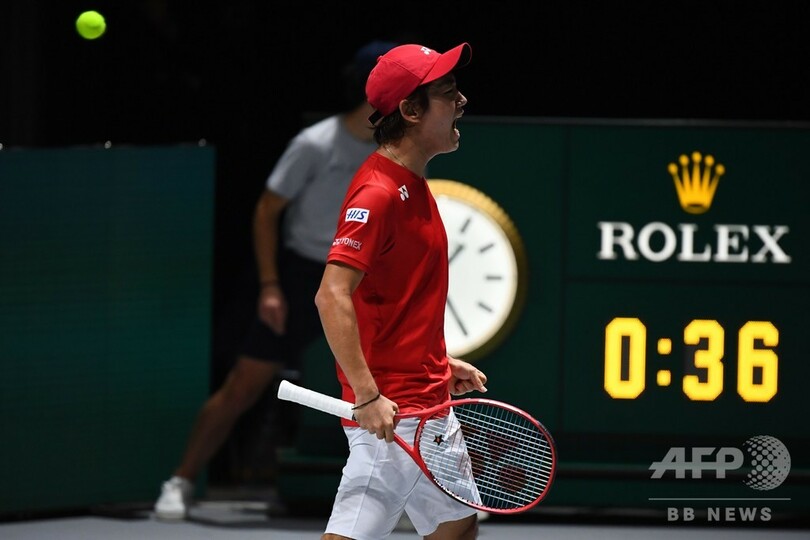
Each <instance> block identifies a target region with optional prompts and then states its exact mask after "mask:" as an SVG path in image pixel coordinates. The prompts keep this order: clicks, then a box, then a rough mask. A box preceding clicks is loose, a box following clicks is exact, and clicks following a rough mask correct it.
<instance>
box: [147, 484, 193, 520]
mask: <svg viewBox="0 0 810 540" xmlns="http://www.w3.org/2000/svg"><path fill="white" fill-rule="evenodd" d="M193 498H194V484H192V483H191V482H189V481H188V480H186V479H185V478H180V477H179V476H172V477H171V478H170V479H169V480H168V481H166V482H163V489H162V490H161V493H160V498H159V499H158V500H157V502H156V503H155V517H157V518H158V519H167V520H176V519H186V516H187V515H188V510H189V508H190V507H191V504H192V501H193Z"/></svg>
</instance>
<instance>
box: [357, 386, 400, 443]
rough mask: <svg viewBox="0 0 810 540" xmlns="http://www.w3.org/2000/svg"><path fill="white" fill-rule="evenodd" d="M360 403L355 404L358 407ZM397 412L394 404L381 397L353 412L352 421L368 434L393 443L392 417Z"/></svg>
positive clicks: (397, 408)
mask: <svg viewBox="0 0 810 540" xmlns="http://www.w3.org/2000/svg"><path fill="white" fill-rule="evenodd" d="M360 403H361V402H359V403H357V404H358V405H359V404H360ZM398 412H399V406H397V404H396V403H394V402H393V401H391V400H390V399H388V398H387V397H385V396H383V395H381V396H380V397H379V398H377V399H375V400H374V401H372V402H371V403H369V404H368V405H365V406H363V407H360V408H359V409H355V410H354V420H355V421H356V422H357V423H358V424H359V425H360V427H361V428H362V429H365V430H366V431H368V432H369V433H371V434H373V435H376V436H377V438H378V439H385V441H386V442H389V443H390V442H394V428H395V427H396V421H395V419H394V415H395V414H397V413H398Z"/></svg>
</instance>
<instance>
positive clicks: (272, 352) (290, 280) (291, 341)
mask: <svg viewBox="0 0 810 540" xmlns="http://www.w3.org/2000/svg"><path fill="white" fill-rule="evenodd" d="M278 264H279V268H278V270H279V279H280V282H281V289H282V291H283V292H284V296H285V297H286V298H287V310H288V311H287V332H286V333H285V334H284V335H283V336H280V335H278V334H276V333H275V332H273V330H271V329H270V327H269V326H267V325H266V324H264V323H263V322H262V321H261V320H260V319H259V317H258V314H256V315H255V316H254V318H253V323H252V324H251V326H250V328H249V329H248V333H247V336H246V338H245V341H244V343H243V344H242V349H241V355H242V356H249V357H251V358H255V359H257V360H264V361H267V362H279V363H281V364H283V365H284V367H285V368H286V369H292V370H298V369H300V368H301V364H302V360H303V353H304V350H305V349H306V348H307V346H309V345H310V344H311V343H312V342H313V341H315V340H316V339H318V338H319V337H321V336H323V327H322V326H321V319H320V317H319V316H318V309H317V308H316V307H315V293H316V292H318V287H319V286H320V284H321V278H322V277H323V270H324V264H323V263H320V262H317V261H313V260H311V259H307V258H304V257H301V256H300V255H297V254H295V253H293V252H291V251H289V250H284V251H283V252H282V253H280V254H279V261H278Z"/></svg>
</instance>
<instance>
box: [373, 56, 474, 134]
mask: <svg viewBox="0 0 810 540" xmlns="http://www.w3.org/2000/svg"><path fill="white" fill-rule="evenodd" d="M470 58H472V49H471V48H470V45H469V43H462V44H461V45H458V46H456V47H453V48H452V49H450V50H449V51H447V52H445V53H438V52H436V51H434V50H433V49H431V48H429V47H424V46H422V45H413V44H409V45H400V46H399V47H394V48H393V49H391V50H390V51H388V52H387V53H385V54H384V55H382V56H380V57H379V58H377V65H376V66H374V69H372V70H371V73H370V74H369V76H368V80H367V81H366V98H367V99H368V102H369V103H370V104H371V106H372V107H374V108H375V109H376V110H375V111H374V114H372V115H371V116H369V118H368V119H369V121H370V122H371V123H372V124H376V123H377V122H378V121H379V120H380V119H381V118H382V117H383V116H388V115H389V114H391V113H392V112H394V111H395V110H397V107H399V102H400V101H402V100H403V99H405V98H407V97H408V96H410V95H411V94H412V93H413V91H414V90H416V89H417V88H418V87H420V86H422V85H423V84H428V83H431V82H433V81H435V80H436V79H441V78H442V77H444V76H445V75H447V74H448V73H450V72H451V71H453V70H454V69H456V68H460V67H463V66H466V65H467V64H469V63H470Z"/></svg>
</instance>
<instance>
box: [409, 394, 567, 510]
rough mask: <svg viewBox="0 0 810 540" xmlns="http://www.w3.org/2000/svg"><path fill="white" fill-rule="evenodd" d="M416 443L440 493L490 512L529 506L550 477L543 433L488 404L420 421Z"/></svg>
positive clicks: (549, 450)
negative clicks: (445, 493)
mask: <svg viewBox="0 0 810 540" xmlns="http://www.w3.org/2000/svg"><path fill="white" fill-rule="evenodd" d="M418 443H419V448H420V453H421V455H422V459H423V460H424V461H425V464H426V466H427V468H428V469H429V470H430V472H431V474H432V475H433V476H434V479H435V481H436V482H437V484H439V486H440V487H442V488H443V489H444V490H445V491H447V492H448V493H450V494H451V495H453V496H455V497H457V498H460V499H462V500H464V501H466V502H469V503H472V504H474V505H477V506H480V507H483V508H487V509H491V510H512V509H518V508H522V507H525V506H528V505H530V504H532V503H534V502H535V501H537V500H538V499H539V498H540V497H542V496H543V495H544V494H545V492H546V489H547V488H548V486H549V484H550V482H551V478H552V475H553V473H554V470H553V460H554V449H553V444H552V442H551V441H550V438H549V437H548V435H547V434H546V433H545V431H544V430H542V429H541V428H540V427H538V425H537V424H535V423H534V422H533V421H532V420H530V419H529V418H526V417H524V416H522V415H521V414H519V413H517V412H515V411H512V410H510V409H507V408H504V407H500V406H497V405H493V404H489V403H485V404H484V403H469V404H464V405H456V406H455V407H453V414H450V415H445V416H442V417H434V418H433V419H431V420H428V421H426V422H425V424H424V427H423V429H422V430H421V432H420V434H419V441H418Z"/></svg>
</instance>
